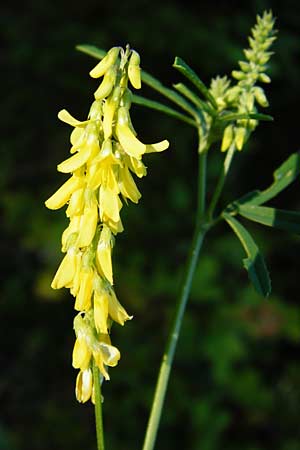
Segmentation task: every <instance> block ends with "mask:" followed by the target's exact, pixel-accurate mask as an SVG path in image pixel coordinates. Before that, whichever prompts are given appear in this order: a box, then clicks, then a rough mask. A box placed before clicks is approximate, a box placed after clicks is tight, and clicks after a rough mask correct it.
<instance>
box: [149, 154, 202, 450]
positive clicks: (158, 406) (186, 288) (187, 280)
mask: <svg viewBox="0 0 300 450" xmlns="http://www.w3.org/2000/svg"><path fill="white" fill-rule="evenodd" d="M198 177H199V178H198V182H199V184H198V186H199V189H198V208H197V217H196V227H195V232H194V237H193V240H192V244H191V248H190V254H189V257H188V260H187V264H186V271H185V275H184V279H183V284H182V288H181V291H180V295H179V298H178V303H177V307H176V312H175V317H174V321H173V324H172V327H171V331H170V334H169V338H168V341H167V345H166V348H165V352H164V354H163V357H162V362H161V366H160V371H159V374H158V379H157V384H156V388H155V393H154V399H153V403H152V408H151V412H150V417H149V421H148V426H147V431H146V436H145V441H144V445H143V450H153V448H154V445H155V441H156V436H157V432H158V427H159V423H160V418H161V413H162V409H163V405H164V401H165V396H166V391H167V387H168V381H169V377H170V372H171V368H172V363H173V359H174V354H175V350H176V346H177V342H178V338H179V333H180V329H181V324H182V319H183V316H184V312H185V308H186V304H187V301H188V297H189V293H190V290H191V285H192V281H193V276H194V273H195V269H196V266H197V262H198V256H199V252H200V249H201V246H202V243H203V240H204V237H205V234H206V229H205V227H204V226H202V224H201V222H202V221H203V218H204V211H205V188H206V153H201V154H199V174H198Z"/></svg>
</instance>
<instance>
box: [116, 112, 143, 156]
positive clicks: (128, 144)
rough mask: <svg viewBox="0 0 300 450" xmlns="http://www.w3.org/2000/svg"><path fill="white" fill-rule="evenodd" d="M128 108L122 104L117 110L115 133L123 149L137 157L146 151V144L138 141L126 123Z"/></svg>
mask: <svg viewBox="0 0 300 450" xmlns="http://www.w3.org/2000/svg"><path fill="white" fill-rule="evenodd" d="M128 115H129V113H128V110H127V109H126V108H125V107H124V106H122V107H120V108H119V110H118V117H117V124H116V135H117V138H118V139H119V142H120V144H121V146H122V147H123V149H124V151H125V152H126V153H127V154H128V155H130V156H133V157H135V158H137V159H141V157H142V155H143V154H144V153H145V152H146V145H145V144H143V143H142V142H141V141H139V140H138V139H137V138H136V137H135V135H134V133H133V132H132V131H131V129H130V128H129V125H128Z"/></svg>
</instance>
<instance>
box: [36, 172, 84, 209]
mask: <svg viewBox="0 0 300 450" xmlns="http://www.w3.org/2000/svg"><path fill="white" fill-rule="evenodd" d="M82 185H83V179H82V178H81V177H75V176H73V177H71V178H69V179H68V180H67V181H66V182H65V183H64V184H63V185H62V186H61V187H60V188H59V189H58V190H57V191H56V192H55V193H54V194H53V195H52V196H51V197H50V198H48V200H46V202H45V205H46V206H47V208H49V209H59V208H61V207H62V206H64V205H65V204H66V203H67V201H68V200H69V198H70V197H71V195H72V194H73V192H74V191H76V190H77V189H79V188H81V187H82Z"/></svg>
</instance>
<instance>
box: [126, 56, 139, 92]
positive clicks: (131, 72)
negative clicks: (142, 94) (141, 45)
mask: <svg viewBox="0 0 300 450" xmlns="http://www.w3.org/2000/svg"><path fill="white" fill-rule="evenodd" d="M128 78H129V81H130V83H131V84H132V86H133V87H134V88H135V89H141V68H140V55H139V54H138V53H137V52H136V51H134V50H132V53H131V57H130V60H129V64H128Z"/></svg>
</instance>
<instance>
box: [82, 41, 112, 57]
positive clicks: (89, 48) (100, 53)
mask: <svg viewBox="0 0 300 450" xmlns="http://www.w3.org/2000/svg"><path fill="white" fill-rule="evenodd" d="M75 48H76V50H78V51H80V52H82V53H85V54H86V55H89V56H92V57H93V58H97V59H102V58H103V57H104V56H105V55H106V53H107V52H106V51H105V50H102V49H101V48H98V47H95V45H87V44H81V45H76V47H75Z"/></svg>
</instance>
